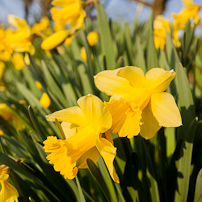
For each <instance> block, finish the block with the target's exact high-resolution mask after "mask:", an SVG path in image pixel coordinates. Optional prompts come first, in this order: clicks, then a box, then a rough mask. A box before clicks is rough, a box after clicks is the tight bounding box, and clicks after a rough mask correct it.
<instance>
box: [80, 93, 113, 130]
mask: <svg viewBox="0 0 202 202" xmlns="http://www.w3.org/2000/svg"><path fill="white" fill-rule="evenodd" d="M77 103H78V105H79V106H80V107H81V110H82V112H83V114H84V116H85V117H86V120H88V124H89V125H90V126H91V127H92V128H94V129H95V131H99V132H101V133H103V132H105V131H107V130H108V129H109V128H110V127H111V125H112V117H111V114H110V112H109V111H108V109H107V107H106V106H105V105H104V103H103V102H102V101H101V100H100V98H98V97H96V96H95V95H90V94H89V95H87V96H83V97H81V98H79V99H78V101H77Z"/></svg>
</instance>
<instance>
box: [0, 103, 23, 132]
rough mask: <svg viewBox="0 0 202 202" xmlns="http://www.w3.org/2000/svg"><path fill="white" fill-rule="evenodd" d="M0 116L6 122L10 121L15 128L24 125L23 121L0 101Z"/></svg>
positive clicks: (21, 127)
mask: <svg viewBox="0 0 202 202" xmlns="http://www.w3.org/2000/svg"><path fill="white" fill-rule="evenodd" d="M0 116H1V117H2V118H3V119H4V120H6V121H7V122H11V123H12V124H13V126H14V127H15V129H16V130H21V129H23V128H24V127H25V126H24V124H23V122H22V121H21V120H20V119H19V118H18V117H17V116H16V115H15V114H14V113H13V111H12V110H11V109H10V108H9V107H8V106H7V105H6V104H5V103H0Z"/></svg>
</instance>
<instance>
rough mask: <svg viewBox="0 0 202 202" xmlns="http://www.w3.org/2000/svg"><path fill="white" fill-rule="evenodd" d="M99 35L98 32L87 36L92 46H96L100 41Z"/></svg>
mask: <svg viewBox="0 0 202 202" xmlns="http://www.w3.org/2000/svg"><path fill="white" fill-rule="evenodd" d="M98 38H99V36H98V33H97V32H89V33H88V35H87V40H88V43H89V45H90V46H94V45H95V44H96V43H97V41H98Z"/></svg>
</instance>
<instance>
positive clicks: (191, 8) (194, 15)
mask: <svg viewBox="0 0 202 202" xmlns="http://www.w3.org/2000/svg"><path fill="white" fill-rule="evenodd" d="M182 1H183V3H184V8H183V9H182V10H181V11H180V13H179V14H175V13H173V15H172V17H173V19H174V21H173V22H170V21H169V20H168V19H166V18H165V17H163V16H162V15H158V16H157V17H156V18H155V20H154V31H153V35H154V43H155V47H156V48H161V49H164V46H165V43H166V31H167V32H169V33H171V27H172V39H173V43H174V44H175V46H176V47H180V45H181V43H180V41H179V31H180V30H182V29H184V28H185V24H186V23H187V21H188V20H192V19H193V23H194V24H195V25H198V24H199V22H200V17H199V14H198V12H199V10H200V8H201V6H200V5H197V4H194V3H193V1H192V0H182Z"/></svg>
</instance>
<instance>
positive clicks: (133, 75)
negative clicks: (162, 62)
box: [95, 66, 182, 139]
mask: <svg viewBox="0 0 202 202" xmlns="http://www.w3.org/2000/svg"><path fill="white" fill-rule="evenodd" d="M174 77H175V72H174V71H173V70H171V71H165V70H163V69H161V68H153V69H151V70H149V71H148V72H147V73H146V75H144V72H143V70H142V69H141V68H138V67H134V66H127V67H123V68H119V69H116V70H106V71H102V72H100V73H98V74H97V75H96V76H95V84H96V86H97V88H98V89H99V90H101V91H102V92H105V93H106V94H108V95H111V98H110V101H109V102H106V103H105V104H106V106H107V108H108V109H109V111H110V112H111V114H112V120H113V123H112V130H113V133H118V134H119V136H120V137H126V136H127V137H128V138H132V137H133V136H137V135H138V134H139V133H140V134H141V136H142V137H144V138H145V139H150V138H152V137H153V136H154V135H155V133H156V132H157V131H158V130H159V129H160V128H161V127H162V126H164V127H177V126H180V125H181V124H182V120H181V116H180V112H179V110H178V108H177V105H176V103H175V100H174V98H173V96H172V95H171V94H169V93H167V92H164V91H165V90H166V88H167V87H168V85H169V84H170V82H171V81H172V80H173V79H174Z"/></svg>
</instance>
